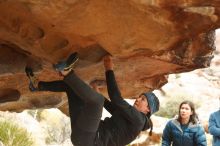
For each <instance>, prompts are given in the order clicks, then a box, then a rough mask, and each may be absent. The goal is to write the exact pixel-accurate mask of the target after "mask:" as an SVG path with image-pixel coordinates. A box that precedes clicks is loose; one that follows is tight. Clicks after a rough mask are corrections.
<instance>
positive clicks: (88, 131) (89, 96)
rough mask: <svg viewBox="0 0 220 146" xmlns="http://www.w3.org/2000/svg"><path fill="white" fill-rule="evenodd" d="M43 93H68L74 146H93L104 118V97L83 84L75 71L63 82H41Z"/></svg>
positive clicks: (40, 86)
mask: <svg viewBox="0 0 220 146" xmlns="http://www.w3.org/2000/svg"><path fill="white" fill-rule="evenodd" d="M38 88H39V89H40V90H41V91H53V92H66V94H67V97H68V101H69V113H70V120H71V128H72V134H71V140H72V142H73V144H74V146H93V145H94V141H95V136H96V131H97V129H98V126H99V122H100V119H101V116H102V109H103V105H104V96H102V95H101V94H99V93H97V92H96V91H95V90H93V89H92V88H90V86H89V85H87V84H86V83H85V82H83V81H82V80H81V79H80V78H79V77H78V76H77V75H76V74H75V73H74V72H73V71H72V72H70V73H69V74H68V75H67V76H65V77H64V80H63V81H62V80H61V81H52V82H42V81H41V82H39V84H38Z"/></svg>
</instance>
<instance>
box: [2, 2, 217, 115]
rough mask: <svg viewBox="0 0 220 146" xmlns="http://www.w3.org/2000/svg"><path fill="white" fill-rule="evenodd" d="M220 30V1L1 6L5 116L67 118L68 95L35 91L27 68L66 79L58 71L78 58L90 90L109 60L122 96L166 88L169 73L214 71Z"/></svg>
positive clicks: (41, 76) (46, 77)
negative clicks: (56, 114)
mask: <svg viewBox="0 0 220 146" xmlns="http://www.w3.org/2000/svg"><path fill="white" fill-rule="evenodd" d="M219 27H220V1H219V0H205V1H204V0H190V1H186V0H172V1H169V2H167V1H166V0H126V1H125V0H117V1H116V0H111V1H109V0H92V1H91V0H54V1H50V0H16V1H11V0H0V110H9V111H22V110H24V109H33V108H49V107H59V108H60V109H61V110H62V111H64V112H65V113H67V112H66V111H67V108H68V106H67V98H66V96H65V94H64V93H51V92H36V93H31V92H29V90H28V80H27V78H26V76H25V73H24V68H25V66H26V65H28V66H32V67H33V68H34V71H35V72H36V74H37V76H38V77H39V79H40V80H45V81H51V80H56V79H61V77H59V76H58V74H57V73H56V72H55V71H53V69H52V64H54V63H56V62H57V61H58V60H62V59H65V58H66V57H67V56H68V55H69V54H70V53H71V52H75V51H77V52H78V53H79V56H80V60H79V62H78V64H77V65H76V67H75V71H76V72H77V74H78V75H79V76H80V77H81V78H82V79H84V80H85V81H86V82H87V83H90V82H91V81H94V80H105V78H104V69H103V65H102V57H103V56H104V55H106V54H108V53H109V54H111V55H112V56H113V60H114V63H115V74H116V76H117V81H118V84H119V87H120V89H121V92H122V96H123V97H125V98H132V97H134V96H136V95H138V94H139V93H141V92H146V91H150V90H153V89H159V88H160V87H161V86H163V85H164V84H166V83H167V75H168V74H171V73H180V72H186V71H191V70H195V69H198V68H204V67H208V66H209V65H210V61H211V59H212V58H213V55H212V53H213V51H214V50H215V46H214V39H215V36H214V31H215V29H217V28H219ZM101 91H102V93H103V94H104V95H106V89H102V90H101Z"/></svg>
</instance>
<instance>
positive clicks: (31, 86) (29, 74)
mask: <svg viewBox="0 0 220 146" xmlns="http://www.w3.org/2000/svg"><path fill="white" fill-rule="evenodd" d="M25 73H26V75H27V77H28V79H29V90H30V91H32V92H34V91H38V87H37V86H38V85H37V84H38V80H37V78H36V77H35V76H34V73H33V70H32V68H30V67H27V66H26V67H25Z"/></svg>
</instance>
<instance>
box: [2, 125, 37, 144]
mask: <svg viewBox="0 0 220 146" xmlns="http://www.w3.org/2000/svg"><path fill="white" fill-rule="evenodd" d="M0 141H2V142H3V143H4V145H5V146H32V145H33V140H32V138H31V135H30V134H28V132H27V131H26V130H25V129H23V128H20V127H18V126H17V125H16V124H14V123H12V122H10V121H0Z"/></svg>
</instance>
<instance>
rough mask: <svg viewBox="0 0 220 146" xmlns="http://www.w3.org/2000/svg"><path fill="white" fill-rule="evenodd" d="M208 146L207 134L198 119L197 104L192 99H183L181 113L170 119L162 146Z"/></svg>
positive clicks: (180, 107)
mask: <svg viewBox="0 0 220 146" xmlns="http://www.w3.org/2000/svg"><path fill="white" fill-rule="evenodd" d="M171 145H172V146H206V145H207V142H206V136H205V131H204V128H203V127H202V125H201V124H200V123H199V121H198V116H197V114H196V111H195V106H194V104H193V103H192V102H191V101H183V102H182V103H181V104H180V106H179V114H178V116H177V117H175V118H174V119H172V120H170V121H169V122H168V123H167V125H166V127H165V129H164V131H163V136H162V146H171Z"/></svg>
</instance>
